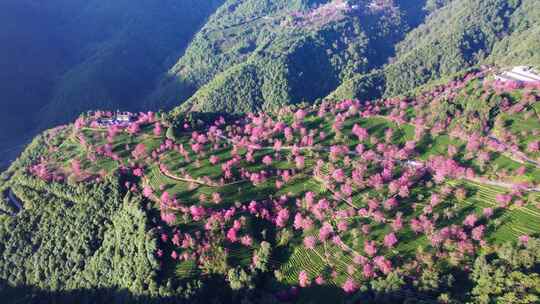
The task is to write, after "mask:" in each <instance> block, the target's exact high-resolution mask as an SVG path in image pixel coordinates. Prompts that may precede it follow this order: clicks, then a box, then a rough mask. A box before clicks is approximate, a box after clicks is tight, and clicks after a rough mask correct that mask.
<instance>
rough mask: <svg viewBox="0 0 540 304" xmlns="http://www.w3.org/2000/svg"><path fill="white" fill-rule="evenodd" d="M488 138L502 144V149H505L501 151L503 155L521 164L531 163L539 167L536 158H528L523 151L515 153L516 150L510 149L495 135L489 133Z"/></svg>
mask: <svg viewBox="0 0 540 304" xmlns="http://www.w3.org/2000/svg"><path fill="white" fill-rule="evenodd" d="M488 138H489V139H491V140H493V141H495V142H496V143H497V144H499V145H501V146H503V147H504V150H505V151H504V152H503V153H504V155H505V156H508V157H509V158H510V159H512V160H513V161H516V162H518V163H520V164H523V165H525V164H532V165H534V166H536V167H537V168H540V162H537V161H536V160H534V159H531V158H529V157H528V156H527V155H526V154H525V153H523V152H521V151H520V152H519V153H516V152H514V151H512V149H511V148H510V146H508V145H507V144H505V143H504V142H502V141H501V140H499V139H498V138H497V137H495V135H493V134H491V135H489V136H488Z"/></svg>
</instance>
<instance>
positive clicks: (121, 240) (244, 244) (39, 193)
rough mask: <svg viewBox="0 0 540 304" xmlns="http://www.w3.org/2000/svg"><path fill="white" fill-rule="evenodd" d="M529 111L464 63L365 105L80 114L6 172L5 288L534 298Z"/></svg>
mask: <svg viewBox="0 0 540 304" xmlns="http://www.w3.org/2000/svg"><path fill="white" fill-rule="evenodd" d="M539 111H540V88H539V87H533V86H529V87H520V86H515V85H512V84H501V83H497V82H494V81H493V80H492V72H491V71H489V70H475V71H473V72H470V73H467V74H464V75H461V76H455V77H453V78H452V80H451V81H449V82H447V83H442V84H438V85H436V84H434V85H430V86H429V87H425V88H424V89H422V90H420V91H419V92H418V93H415V94H414V95H411V96H408V97H403V98H393V99H384V100H377V101H373V102H360V101H353V100H344V101H340V102H330V101H325V102H322V103H318V104H315V105H299V106H288V107H283V108H282V109H281V110H280V111H276V112H274V113H263V112H259V113H254V114H248V115H245V116H239V117H235V116H224V115H221V116H220V114H217V115H209V114H204V113H190V114H188V113H177V112H173V113H171V114H154V113H151V112H150V113H140V114H139V115H138V117H137V120H136V121H133V122H131V123H128V124H127V125H125V127H117V126H114V127H113V126H109V127H107V126H103V125H102V124H101V123H104V122H105V120H103V118H104V117H107V116H109V114H108V113H106V112H95V113H89V114H83V115H81V116H80V117H79V118H78V119H77V121H75V123H73V124H70V125H66V126H62V127H58V128H55V129H51V130H48V131H46V132H44V133H43V134H41V135H40V136H38V137H37V138H36V139H34V142H33V143H32V144H31V145H30V146H29V147H28V148H27V149H26V151H25V152H24V153H23V154H22V156H21V157H20V158H19V159H18V160H17V161H16V162H15V163H14V164H13V165H12V166H11V167H10V169H9V170H8V171H6V172H5V173H3V175H2V179H1V181H0V190H1V191H2V192H3V193H4V196H3V197H2V202H1V204H2V206H3V209H4V210H5V211H6V212H7V213H6V214H5V215H1V216H0V221H1V222H2V225H1V226H0V237H1V238H2V239H3V240H4V242H3V243H2V245H1V246H0V254H1V255H2V259H1V260H0V279H1V280H2V283H3V286H2V293H3V294H9V295H10V297H9V299H13V303H15V302H17V301H25V300H28V299H32V297H34V298H35V297H42V298H43V297H45V295H44V292H45V293H46V292H48V291H50V292H51V293H50V294H49V296H47V297H51V299H52V298H54V299H56V300H57V302H58V301H59V302H69V301H70V300H73V299H74V298H77V299H79V301H88V302H96V301H106V300H109V301H110V300H111V299H114V301H116V302H118V303H132V302H133V301H139V300H140V301H147V302H152V301H156V302H157V301H161V302H168V301H170V302H175V303H178V302H181V301H186V303H187V302H189V303H238V302H240V301H242V300H245V301H248V300H250V301H256V302H258V303H260V301H259V300H260V299H265V302H268V303H276V302H291V303H292V302H294V303H327V302H328V301H334V302H336V303H352V302H355V301H361V302H366V303H400V302H405V301H407V302H408V303H410V302H412V303H433V302H435V301H441V302H443V303H445V302H446V303H464V302H471V303H492V302H497V301H498V302H502V303H537V302H538V300H539V297H540V294H539V292H538V286H540V278H539V277H538V273H537V271H536V269H538V267H539V266H540V254H539V252H540V240H538V239H536V238H535V237H538V235H539V233H540V231H539V228H538V227H540V196H539V195H538V192H539V191H540V189H539V187H540V152H539V149H540V146H539V144H540V143H539V142H538V134H540V116H539ZM17 202H19V203H21V204H22V209H21V210H19V208H18V207H16V203H17ZM36 227H37V228H38V229H36ZM494 278H495V279H494ZM10 286H11V287H10ZM13 286H31V287H32V288H33V291H32V292H29V290H30V289H24V290H20V289H17V288H13ZM495 287H496V288H495ZM208 290H211V292H208ZM47 299H49V298H47ZM518 299H519V300H518Z"/></svg>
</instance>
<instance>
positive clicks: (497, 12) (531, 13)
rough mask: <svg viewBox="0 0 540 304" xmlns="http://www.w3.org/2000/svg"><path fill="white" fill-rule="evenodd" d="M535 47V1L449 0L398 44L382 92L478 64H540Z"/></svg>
mask: <svg viewBox="0 0 540 304" xmlns="http://www.w3.org/2000/svg"><path fill="white" fill-rule="evenodd" d="M539 46H540V2H538V1H535V0H515V1H507V0H454V1H449V2H448V3H447V4H446V5H444V6H442V8H440V9H439V10H436V11H435V12H434V13H432V14H431V15H430V16H429V17H428V18H427V19H426V21H425V22H424V24H422V25H420V26H419V27H418V28H416V29H415V30H413V31H411V32H410V33H409V34H408V35H407V37H406V38H405V40H404V41H403V42H401V43H399V44H398V45H397V54H396V56H395V59H394V60H393V62H392V63H391V64H389V65H388V66H387V67H386V68H385V76H386V82H387V89H386V95H387V96H393V95H396V94H399V93H404V92H406V91H407V90H410V89H413V88H415V87H417V86H418V85H421V84H425V83H427V82H429V81H431V80H435V79H438V78H440V77H441V76H444V75H450V74H452V73H456V72H458V71H462V70H463V69H466V68H468V67H471V66H474V65H478V64H495V65H499V66H505V65H523V64H525V65H540V57H539V54H540V51H539Z"/></svg>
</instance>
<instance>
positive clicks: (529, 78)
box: [495, 66, 540, 84]
mask: <svg viewBox="0 0 540 304" xmlns="http://www.w3.org/2000/svg"><path fill="white" fill-rule="evenodd" d="M495 80H499V81H503V82H507V81H514V82H519V83H523V84H526V83H540V74H539V73H538V72H537V71H535V70H534V69H533V68H531V67H529V66H517V67H514V68H512V69H511V70H509V71H504V72H502V73H500V74H497V75H495Z"/></svg>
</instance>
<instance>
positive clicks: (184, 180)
mask: <svg viewBox="0 0 540 304" xmlns="http://www.w3.org/2000/svg"><path fill="white" fill-rule="evenodd" d="M159 172H160V173H161V174H163V175H165V176H166V177H168V178H170V179H174V180H176V181H180V182H185V183H195V184H199V185H202V186H207V187H212V188H219V187H227V186H232V185H237V184H242V183H245V182H247V180H245V179H244V180H239V181H235V182H232V183H228V184H223V185H220V184H219V183H213V184H209V183H206V182H204V181H202V180H200V179H192V178H185V177H179V176H176V175H174V174H171V173H169V172H166V171H163V169H162V168H161V167H159Z"/></svg>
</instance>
